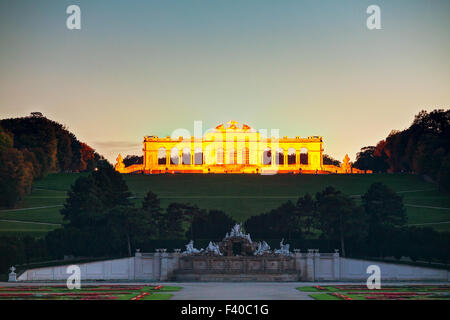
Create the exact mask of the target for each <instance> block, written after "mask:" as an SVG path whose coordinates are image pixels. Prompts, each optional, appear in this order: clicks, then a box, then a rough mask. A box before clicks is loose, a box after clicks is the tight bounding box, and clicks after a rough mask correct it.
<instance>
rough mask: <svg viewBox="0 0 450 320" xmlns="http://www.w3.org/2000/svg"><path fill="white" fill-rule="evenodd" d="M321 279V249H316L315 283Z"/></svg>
mask: <svg viewBox="0 0 450 320" xmlns="http://www.w3.org/2000/svg"><path fill="white" fill-rule="evenodd" d="M319 277H320V253H319V249H314V281H316V280H319Z"/></svg>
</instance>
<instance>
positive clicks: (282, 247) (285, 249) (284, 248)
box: [274, 239, 291, 256]
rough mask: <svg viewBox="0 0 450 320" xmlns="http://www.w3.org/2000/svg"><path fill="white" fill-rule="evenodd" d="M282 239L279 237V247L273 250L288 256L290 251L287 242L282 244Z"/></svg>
mask: <svg viewBox="0 0 450 320" xmlns="http://www.w3.org/2000/svg"><path fill="white" fill-rule="evenodd" d="M283 241H284V239H281V242H280V249H277V250H275V251H274V252H275V253H277V254H282V255H283V256H290V255H291V252H290V251H289V244H283Z"/></svg>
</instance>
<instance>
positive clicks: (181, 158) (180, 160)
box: [178, 149, 183, 165]
mask: <svg viewBox="0 0 450 320" xmlns="http://www.w3.org/2000/svg"><path fill="white" fill-rule="evenodd" d="M178 153H179V154H180V155H179V157H178V165H182V164H183V149H181V150H179V151H178Z"/></svg>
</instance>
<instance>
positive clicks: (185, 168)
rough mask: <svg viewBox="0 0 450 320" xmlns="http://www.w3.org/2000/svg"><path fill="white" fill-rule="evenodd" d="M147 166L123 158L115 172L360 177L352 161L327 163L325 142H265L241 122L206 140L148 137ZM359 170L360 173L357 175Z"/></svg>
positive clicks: (223, 127)
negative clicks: (292, 174) (346, 174)
mask: <svg viewBox="0 0 450 320" xmlns="http://www.w3.org/2000/svg"><path fill="white" fill-rule="evenodd" d="M143 143H144V148H143V153H144V154H143V163H142V164H134V165H131V166H128V167H125V164H124V163H123V159H122V157H121V155H120V154H119V156H118V158H117V163H116V165H115V169H116V170H117V171H119V172H121V173H139V172H141V173H145V174H164V173H253V174H258V173H262V174H265V173H267V174H274V173H360V172H359V170H357V169H352V168H351V166H350V164H349V162H348V160H349V159H348V156H346V158H345V159H344V163H343V164H342V165H341V166H340V167H337V166H333V165H324V164H323V157H322V155H323V140H322V137H319V136H312V137H308V138H300V137H295V138H288V137H283V138H278V137H270V138H269V137H265V136H263V135H262V134H261V133H260V132H259V131H256V130H254V129H252V128H251V127H249V126H247V125H245V124H244V125H242V126H240V125H239V124H238V123H237V122H235V121H230V122H228V123H227V124H225V125H223V124H221V125H219V126H217V127H216V128H215V129H213V130H210V131H208V132H207V133H206V134H205V135H204V136H203V137H201V138H194V137H191V138H183V137H179V138H178V139H173V138H171V137H166V138H158V137H157V136H146V137H144V142H143ZM356 171H358V172H356Z"/></svg>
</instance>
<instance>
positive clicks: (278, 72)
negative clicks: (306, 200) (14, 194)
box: [0, 0, 450, 162]
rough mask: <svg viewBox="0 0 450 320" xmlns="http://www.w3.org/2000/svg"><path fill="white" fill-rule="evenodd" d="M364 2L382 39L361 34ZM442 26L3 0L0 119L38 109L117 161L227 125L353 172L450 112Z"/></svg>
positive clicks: (448, 47) (400, 19) (438, 7)
mask: <svg viewBox="0 0 450 320" xmlns="http://www.w3.org/2000/svg"><path fill="white" fill-rule="evenodd" d="M70 4H78V5H80V7H81V12H82V29H81V30H79V31H70V30H68V29H67V28H66V22H65V20H66V17H67V15H66V13H65V11H66V7H67V6H68V5H70ZM371 4H377V5H379V6H380V7H381V21H382V30H373V31H370V30H368V29H367V28H366V18H367V16H368V15H367V14H366V8H367V7H368V6H369V5H371ZM449 14H450V1H439V0H435V1H414V0H403V1H402V0H398V1H375V0H372V1H364V0H354V1H332V0H329V1H325V0H323V1H318V0H314V1H313V0H309V1H299V0H296V1H287V0H285V1H283V0H281V1H265V0H246V1H230V0H227V1H225V0H215V1H206V0H203V1H196V0H195V1H194V0H179V1H137V0H128V1H113V0H108V1H106V0H92V1H5V0H3V1H1V3H0V117H1V118H7V117H18V116H26V115H28V114H29V113H30V112H32V111H41V112H42V113H44V115H46V116H47V117H48V118H50V119H53V120H56V121H58V122H61V123H63V124H65V125H67V127H68V128H69V130H71V131H72V132H74V133H75V135H76V136H77V137H78V138H79V139H80V140H82V141H84V142H86V143H88V144H89V145H91V146H93V147H94V148H96V150H97V151H98V152H99V153H101V154H103V155H104V156H106V157H107V158H108V159H109V160H110V161H112V162H114V160H115V158H116V156H117V153H119V152H120V153H122V155H124V156H125V155H126V154H137V155H141V154H142V151H141V148H142V144H141V143H142V138H143V136H144V135H159V136H166V135H170V134H171V133H172V131H173V130H175V129H177V128H186V129H188V130H191V131H193V122H194V120H202V121H203V123H204V129H205V130H206V129H208V128H211V127H214V126H216V125H217V124H219V123H223V122H226V121H228V120H231V119H234V120H236V121H238V122H240V123H247V124H249V125H250V126H252V127H254V128H256V129H269V130H270V129H272V128H276V129H280V135H281V136H289V137H295V136H310V135H321V136H323V137H324V141H325V143H324V148H325V153H327V154H330V155H332V156H333V157H335V158H337V159H339V160H342V158H343V157H344V155H345V154H346V153H348V154H349V156H350V157H351V159H352V160H354V159H355V154H356V152H358V151H359V149H360V148H361V147H363V146H367V145H374V144H376V143H377V142H378V141H379V140H380V139H382V138H384V137H386V136H387V135H388V134H389V132H390V131H391V130H392V129H404V128H406V127H407V126H409V124H410V123H411V122H412V120H413V117H414V115H415V114H417V113H418V112H419V111H420V110H422V109H425V110H432V109H435V108H449V105H450V90H449V88H450V59H449V57H450V55H449V53H450V19H449Z"/></svg>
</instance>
